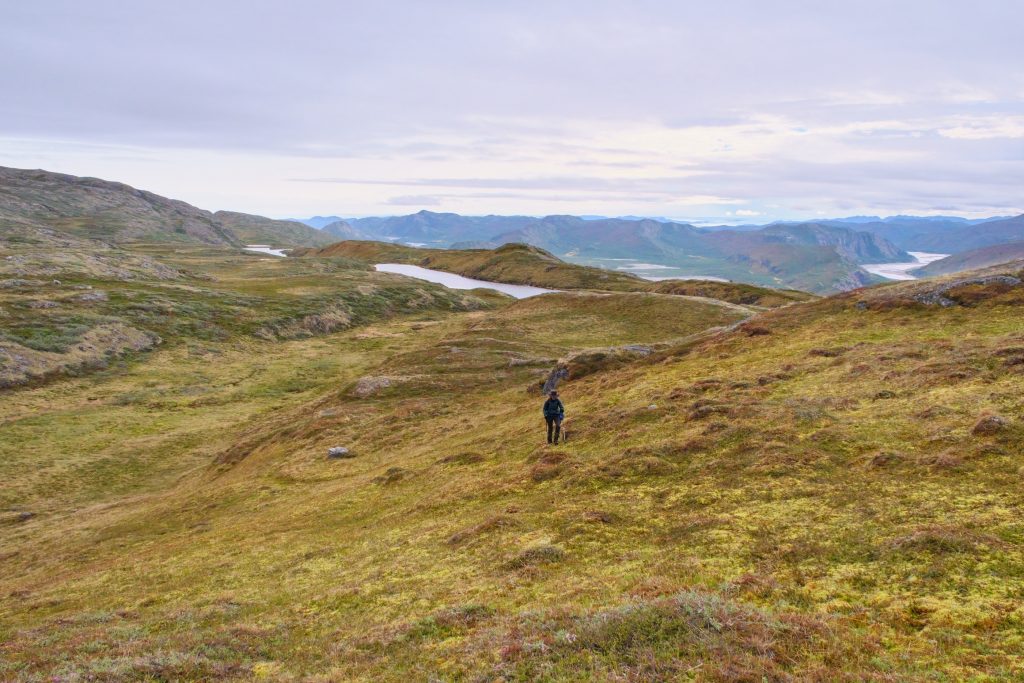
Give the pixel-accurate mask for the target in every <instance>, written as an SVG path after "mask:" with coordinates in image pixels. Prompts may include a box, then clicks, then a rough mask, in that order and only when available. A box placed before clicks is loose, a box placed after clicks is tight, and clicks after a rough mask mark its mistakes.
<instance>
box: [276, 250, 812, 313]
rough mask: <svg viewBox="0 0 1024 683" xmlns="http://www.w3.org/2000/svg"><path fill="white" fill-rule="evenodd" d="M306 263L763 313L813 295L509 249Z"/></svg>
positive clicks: (319, 254) (375, 254)
mask: <svg viewBox="0 0 1024 683" xmlns="http://www.w3.org/2000/svg"><path fill="white" fill-rule="evenodd" d="M293 255H295V256H302V257H316V258H329V257H338V256H341V257H345V258H351V259H358V260H360V261H363V262H365V263H367V264H376V263H408V264H412V265H417V266H422V267H424V268H433V269H435V270H443V271H447V272H450V273H457V274H459V275H464V276H466V277H472V278H478V279H481V280H487V281H490V282H504V283H508V284H527V285H533V286H536V287H547V288H551V289H594V290H606V291H620V292H656V293H664V294H679V295H686V296H702V297H708V298H714V299H718V300H723V301H728V302H732V303H742V304H750V305H757V306H764V307H773V306H781V305H784V304H787V303H792V302H794V301H807V300H810V299H813V298H814V297H813V295H811V294H807V293H806V292H800V291H795V290H782V289H773V288H769V287H758V286H755V285H746V284H740V283H733V282H710V281H706V280H664V281H660V282H650V281H648V280H644V279H643V278H640V277H637V276H636V275H632V274H630V273H623V272H617V271H610V270H605V269H603V268H594V267H590V266H581V265H577V264H573V263H566V262H565V261H562V260H561V259H559V258H558V257H556V256H555V255H553V254H551V253H550V252H547V251H545V250H543V249H541V248H539V247H535V246H532V245H528V244H515V243H509V244H504V245H502V246H500V247H497V248H495V249H422V248H417V247H408V246H405V245H400V244H393V243H389V242H366V241H349V242H339V243H337V244H332V245H330V246H327V247H323V248H321V249H304V250H296V251H295V252H293Z"/></svg>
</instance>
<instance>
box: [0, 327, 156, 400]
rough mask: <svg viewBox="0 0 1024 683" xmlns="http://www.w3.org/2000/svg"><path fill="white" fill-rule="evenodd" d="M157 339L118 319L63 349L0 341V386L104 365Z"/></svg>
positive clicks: (14, 384)
mask: <svg viewBox="0 0 1024 683" xmlns="http://www.w3.org/2000/svg"><path fill="white" fill-rule="evenodd" d="M160 341H161V340H160V337H158V336H157V335H155V334H151V333H149V332H143V331H142V330H138V329H136V328H134V327H129V326H127V325H124V324H121V323H113V324H110V325H100V326H98V327H94V328H92V329H91V330H89V331H88V332H86V333H85V334H84V335H82V338H81V339H79V340H78V342H76V343H75V344H74V345H72V347H71V348H69V349H68V350H67V351H66V352H64V353H54V352H50V351H36V350H34V349H30V348H28V347H26V346H22V345H21V344H16V343H14V342H9V341H0V389H5V388H9V387H14V386H18V385H20V384H27V383H29V382H32V381H37V380H41V379H46V378H48V377H51V376H53V375H57V374H60V373H63V372H75V371H77V370H80V369H84V368H87V367H99V366H103V365H104V364H106V362H107V361H108V360H110V359H111V358H116V357H117V356H120V355H123V354H125V353H129V352H132V351H146V350H148V349H151V348H153V347H154V346H156V345H157V344H159V343H160Z"/></svg>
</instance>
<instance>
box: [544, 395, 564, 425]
mask: <svg viewBox="0 0 1024 683" xmlns="http://www.w3.org/2000/svg"><path fill="white" fill-rule="evenodd" d="M563 417H565V406H563V405H562V402H561V401H560V400H558V399H557V398H549V399H548V400H546V401H544V418H545V419H558V420H561V419H562V418H563Z"/></svg>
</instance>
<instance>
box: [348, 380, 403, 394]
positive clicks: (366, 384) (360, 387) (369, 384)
mask: <svg viewBox="0 0 1024 683" xmlns="http://www.w3.org/2000/svg"><path fill="white" fill-rule="evenodd" d="M396 379H397V378H395V377H360V378H359V380H357V381H356V386H355V388H354V389H353V390H352V393H353V394H355V395H356V396H358V397H359V398H367V397H369V396H373V395H374V394H376V393H379V392H381V391H383V390H384V389H387V388H388V387H390V386H391V385H392V384H394V383H395V381H396Z"/></svg>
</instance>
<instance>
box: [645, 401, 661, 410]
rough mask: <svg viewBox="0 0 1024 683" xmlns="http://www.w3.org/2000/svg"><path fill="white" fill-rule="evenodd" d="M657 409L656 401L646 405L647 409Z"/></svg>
mask: <svg viewBox="0 0 1024 683" xmlns="http://www.w3.org/2000/svg"><path fill="white" fill-rule="evenodd" d="M657 409H658V404H657V403H652V404H651V405H649V406H647V410H657Z"/></svg>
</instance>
